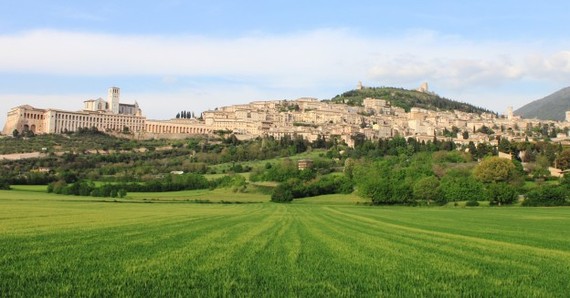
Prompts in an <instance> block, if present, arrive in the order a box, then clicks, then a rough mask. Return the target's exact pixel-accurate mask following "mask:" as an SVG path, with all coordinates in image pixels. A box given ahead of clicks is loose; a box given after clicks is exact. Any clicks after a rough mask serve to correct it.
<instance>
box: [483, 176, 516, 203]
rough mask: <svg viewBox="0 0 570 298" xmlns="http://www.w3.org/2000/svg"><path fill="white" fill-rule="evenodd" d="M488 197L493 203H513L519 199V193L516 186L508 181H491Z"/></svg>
mask: <svg viewBox="0 0 570 298" xmlns="http://www.w3.org/2000/svg"><path fill="white" fill-rule="evenodd" d="M487 197H488V198H489V202H491V204H497V205H499V206H500V205H501V204H512V203H514V202H515V201H516V200H517V197H518V193H517V190H516V188H515V187H514V186H512V185H509V184H507V183H504V182H502V183H491V184H489V186H488V187H487Z"/></svg>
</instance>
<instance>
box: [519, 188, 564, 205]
mask: <svg viewBox="0 0 570 298" xmlns="http://www.w3.org/2000/svg"><path fill="white" fill-rule="evenodd" d="M567 197H568V196H567V194H566V191H565V189H564V188H563V187H561V186H548V185H543V186H540V187H539V188H537V189H535V190H532V191H531V192H529V193H528V195H527V198H526V200H524V202H523V203H522V205H523V206H533V207H536V206H547V207H548V206H564V205H566V199H567Z"/></svg>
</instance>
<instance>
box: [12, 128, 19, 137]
mask: <svg viewBox="0 0 570 298" xmlns="http://www.w3.org/2000/svg"><path fill="white" fill-rule="evenodd" d="M12 136H13V137H14V138H17V137H19V136H20V132H19V131H18V130H17V129H14V131H13V132H12Z"/></svg>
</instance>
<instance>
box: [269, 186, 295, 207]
mask: <svg viewBox="0 0 570 298" xmlns="http://www.w3.org/2000/svg"><path fill="white" fill-rule="evenodd" d="M291 201H293V193H292V192H291V187H290V185H288V184H287V183H281V184H279V185H278V186H277V187H275V189H274V190H273V193H272V194H271V202H276V203H289V202H291Z"/></svg>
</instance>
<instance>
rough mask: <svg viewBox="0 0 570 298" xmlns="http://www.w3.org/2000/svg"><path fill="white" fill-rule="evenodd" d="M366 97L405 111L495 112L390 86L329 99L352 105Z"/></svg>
mask: <svg viewBox="0 0 570 298" xmlns="http://www.w3.org/2000/svg"><path fill="white" fill-rule="evenodd" d="M426 88H427V87H426ZM367 97H371V98H377V99H384V100H387V101H390V103H391V104H392V106H396V107H400V108H403V109H404V110H406V111H409V110H410V109H411V108H413V107H417V108H424V109H429V110H447V111H450V110H459V111H463V112H467V113H478V114H481V113H492V114H495V112H492V111H489V110H487V109H484V108H481V107H476V106H474V105H471V104H468V103H464V102H459V101H455V100H451V99H447V98H444V97H441V96H439V95H437V94H435V93H431V92H422V91H417V90H406V89H401V88H392V87H372V88H369V87H366V88H363V89H359V90H358V89H357V90H351V91H347V92H345V93H343V94H340V95H337V96H335V97H333V98H332V99H331V101H332V102H335V103H345V104H348V105H352V106H361V105H362V101H363V100H364V99H365V98H367Z"/></svg>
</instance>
